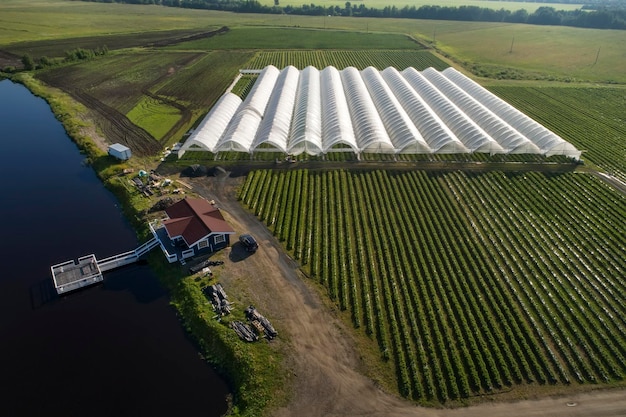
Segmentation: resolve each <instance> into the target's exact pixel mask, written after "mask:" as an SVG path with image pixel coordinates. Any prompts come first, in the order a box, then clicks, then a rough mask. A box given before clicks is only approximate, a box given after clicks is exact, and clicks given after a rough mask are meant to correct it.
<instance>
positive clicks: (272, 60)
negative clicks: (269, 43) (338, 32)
mask: <svg viewBox="0 0 626 417" xmlns="http://www.w3.org/2000/svg"><path fill="white" fill-rule="evenodd" d="M268 65H274V66H275V67H277V68H279V69H282V68H284V67H286V66H288V65H293V66H294V67H296V68H298V69H304V68H305V67H307V66H309V65H312V66H314V67H316V68H318V69H320V70H321V69H323V68H325V67H327V66H330V65H332V66H334V67H336V68H337V69H340V70H341V69H343V68H346V67H350V66H352V67H355V68H357V69H359V70H362V69H365V68H367V67H369V66H373V67H375V68H378V69H380V70H382V69H385V68H387V67H395V68H398V69H400V70H403V69H405V68H408V67H414V68H417V69H420V70H421V69H425V68H428V67H433V68H436V69H439V70H442V69H444V68H446V67H448V66H449V65H447V64H446V63H445V62H444V61H442V60H441V59H439V58H438V57H436V56H435V55H433V54H432V53H430V52H428V51H403V50H373V51H372V50H370V51H348V50H315V51H291V50H290V51H266V52H261V53H259V54H257V55H256V56H255V57H254V58H253V59H251V60H250V61H249V62H248V63H247V67H248V68H257V69H261V68H264V67H266V66H268Z"/></svg>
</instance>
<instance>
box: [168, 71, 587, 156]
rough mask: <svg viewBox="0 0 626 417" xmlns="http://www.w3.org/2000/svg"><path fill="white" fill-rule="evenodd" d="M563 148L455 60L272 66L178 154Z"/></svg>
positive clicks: (227, 97) (230, 98) (230, 97)
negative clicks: (440, 66)
mask: <svg viewBox="0 0 626 417" xmlns="http://www.w3.org/2000/svg"><path fill="white" fill-rule="evenodd" d="M188 151H204V152H207V151H208V152H211V153H218V152H225V151H237V152H246V153H250V154H252V153H254V152H281V153H285V154H289V155H299V154H302V153H306V154H308V155H312V156H314V155H324V154H327V153H329V152H353V153H355V154H357V155H360V154H362V153H385V154H400V153H404V154H430V153H448V154H453V153H471V152H480V153H489V154H498V153H499V154H508V153H518V154H519V153H523V154H542V155H545V156H552V155H564V156H567V157H570V158H573V159H576V160H577V159H579V158H580V154H581V152H580V151H579V150H578V149H576V148H575V147H574V146H573V145H572V144H570V143H569V142H567V141H566V140H564V139H563V138H561V137H559V136H558V135H556V134H555V133H553V132H551V131H550V130H548V129H546V128H545V127H544V126H542V125H541V124H539V123H537V122H535V121H534V120H533V119H531V118H530V117H528V116H526V115H525V114H523V113H522V112H520V111H519V110H517V109H515V108H514V107H513V106H511V105H510V104H508V103H506V102H505V101H503V100H502V99H500V98H498V97H497V96H495V95H494V94H492V93H490V92H489V91H487V90H486V89H484V88H483V87H481V86H480V85H479V84H477V83H476V82H474V81H472V80H471V79H470V78H468V77H466V76H465V75H463V74H461V73H460V72H459V71H457V70H455V69H454V68H447V69H445V70H444V71H437V70H435V69H433V68H427V69H425V70H424V71H421V72H420V71H417V70H416V69H415V68H407V69H405V70H404V71H401V72H400V71H398V70H396V69H395V68H391V67H389V68H387V69H385V70H383V71H379V70H377V69H376V68H373V67H369V68H366V69H364V70H362V71H359V70H357V69H356V68H354V67H348V68H345V69H343V70H338V69H336V68H334V67H332V66H329V67H326V68H324V69H323V70H321V71H320V70H318V69H317V68H314V67H307V68H305V69H303V70H298V69H297V68H295V67H292V66H289V67H286V68H284V69H282V70H278V69H277V68H276V67H274V66H271V65H270V66H268V67H265V68H264V69H263V70H262V71H261V72H260V74H259V77H258V79H257V80H256V82H255V84H254V86H253V87H252V89H251V90H250V93H249V94H248V96H247V97H246V99H245V100H243V101H242V100H241V99H240V98H239V97H238V96H236V95H235V94H232V93H231V92H227V93H226V94H224V95H223V96H222V97H221V98H220V99H219V100H218V101H217V103H216V104H215V105H214V106H213V108H212V109H211V111H209V113H208V114H207V115H206V116H205V118H204V119H203V120H202V121H201V123H200V124H199V125H198V127H197V128H196V129H195V130H194V132H193V133H192V134H191V135H190V136H189V138H188V139H187V140H186V141H185V143H184V144H183V145H182V147H181V148H180V150H179V152H178V156H179V157H181V156H182V155H183V154H184V153H185V152H188Z"/></svg>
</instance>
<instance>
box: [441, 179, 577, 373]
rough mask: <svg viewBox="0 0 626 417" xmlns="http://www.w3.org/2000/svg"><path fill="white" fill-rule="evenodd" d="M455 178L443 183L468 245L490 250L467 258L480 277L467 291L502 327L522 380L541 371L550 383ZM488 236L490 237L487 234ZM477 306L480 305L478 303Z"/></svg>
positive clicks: (502, 270) (501, 269)
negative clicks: (461, 216) (461, 220)
mask: <svg viewBox="0 0 626 417" xmlns="http://www.w3.org/2000/svg"><path fill="white" fill-rule="evenodd" d="M459 176H460V174H450V175H447V176H446V177H445V181H446V186H447V188H448V189H449V190H450V191H451V192H452V194H453V195H454V198H455V200H456V201H457V203H458V204H457V207H458V211H459V213H463V214H464V217H465V221H464V224H466V225H467V224H469V225H470V226H469V227H466V228H465V233H466V239H467V240H468V246H469V247H474V248H481V247H482V248H490V247H491V248H492V249H491V250H489V251H487V252H488V253H487V254H486V256H485V255H483V256H478V254H476V255H470V256H469V258H468V260H469V262H470V263H471V264H472V267H471V269H470V270H471V271H474V272H476V273H480V277H476V279H475V280H474V281H473V284H476V285H472V286H471V289H472V290H473V291H474V292H475V293H476V298H477V299H478V300H480V299H484V300H485V301H486V302H487V303H488V305H489V307H490V309H491V311H493V313H494V315H495V318H494V319H493V320H495V322H497V323H500V325H501V326H502V327H503V331H504V333H505V334H506V340H507V341H508V344H509V346H511V349H510V350H511V351H512V352H514V353H515V356H516V360H517V362H519V363H520V367H521V368H522V369H523V371H524V378H525V379H526V381H528V382H533V381H534V380H535V378H538V380H539V381H541V380H542V379H543V376H542V375H543V372H542V370H545V372H546V373H547V375H548V379H549V381H550V382H552V383H554V382H556V381H557V379H556V377H555V376H554V375H553V374H552V372H551V371H550V369H549V365H547V361H546V360H545V357H544V356H543V355H542V354H541V352H540V351H539V350H538V349H531V346H536V344H535V343H534V340H533V335H532V333H533V331H532V330H531V329H530V328H529V325H528V323H527V322H526V321H525V320H523V314H521V311H516V310H517V309H516V305H517V304H520V305H521V308H522V310H524V311H525V306H524V304H523V303H521V302H519V299H518V300H515V299H514V298H513V297H512V295H511V294H512V292H510V291H508V289H506V288H502V287H501V285H498V284H499V283H500V282H501V280H500V279H499V278H498V277H499V276H500V275H504V276H505V277H506V274H507V272H506V269H505V268H504V267H503V266H502V265H501V263H500V262H499V260H498V257H497V256H494V253H496V252H497V251H498V248H497V246H494V245H493V244H492V243H491V242H489V241H488V239H487V238H486V237H485V230H488V227H487V226H486V225H485V224H484V223H482V222H481V219H480V218H476V217H475V216H474V213H473V211H472V210H469V207H468V205H467V204H465V202H464V198H463V196H462V195H461V194H462V191H461V190H463V191H465V190H467V187H466V186H464V185H463V184H462V183H461V182H460V181H461V180H460V179H459V178H458V177H459ZM478 225H481V227H480V228H479V227H478ZM489 236H490V237H492V238H493V236H494V234H492V233H489ZM472 260H475V263H477V264H478V267H476V265H475V264H474V263H472ZM479 304H480V305H482V303H479ZM504 308H506V309H508V310H512V311H513V314H510V315H509V317H507V316H506V315H505V313H504V311H503V309H504ZM550 352H551V351H549V353H550ZM551 357H553V363H555V364H557V365H558V361H556V360H554V355H552V354H551ZM540 363H541V365H540ZM531 365H532V366H531ZM560 377H561V380H562V381H563V382H567V377H566V375H565V372H564V371H563V370H562V368H561V372H560ZM516 382H520V381H519V376H516Z"/></svg>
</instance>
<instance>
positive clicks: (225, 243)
mask: <svg viewBox="0 0 626 417" xmlns="http://www.w3.org/2000/svg"><path fill="white" fill-rule="evenodd" d="M219 236H224V241H223V242H219V243H217V242H216V238H218V237H219ZM218 240H219V238H218ZM209 242H210V244H211V246H212V247H213V250H214V251H217V250H220V249H224V248H225V247H226V246H228V245H229V244H230V235H213V236H211V237H210V238H209Z"/></svg>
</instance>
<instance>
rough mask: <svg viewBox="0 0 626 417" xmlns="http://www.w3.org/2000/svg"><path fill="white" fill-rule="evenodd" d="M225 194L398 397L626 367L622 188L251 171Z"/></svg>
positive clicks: (605, 376) (479, 390)
mask: <svg viewBox="0 0 626 417" xmlns="http://www.w3.org/2000/svg"><path fill="white" fill-rule="evenodd" d="M240 198H241V200H242V202H243V204H245V205H246V206H247V207H249V208H250V210H251V211H252V212H253V213H254V214H255V215H257V216H258V217H259V219H260V220H262V221H264V222H266V224H267V225H268V227H269V228H270V229H271V230H273V232H274V234H275V235H276V236H277V238H278V239H279V240H281V241H282V242H283V243H284V245H285V248H286V249H287V250H289V251H291V253H292V254H293V255H294V257H295V258H296V259H297V260H299V261H300V262H301V263H302V264H303V265H304V269H305V270H306V271H308V273H309V275H310V277H311V278H312V279H314V280H316V281H318V282H319V283H321V284H322V285H323V286H324V287H325V288H326V290H327V292H328V296H329V297H330V298H331V299H332V300H334V302H335V303H336V304H337V306H338V307H339V308H340V309H341V310H342V311H346V312H347V314H348V315H349V317H351V320H352V323H353V325H354V327H355V328H357V329H359V331H360V332H363V333H364V334H365V335H367V336H369V338H370V339H371V343H372V344H375V345H377V346H378V348H379V350H380V356H381V358H382V360H383V361H387V362H388V366H389V367H392V368H393V370H395V384H396V385H397V389H398V390H399V392H400V393H401V395H403V396H405V397H407V398H412V399H414V400H417V401H420V402H431V401H441V402H446V401H448V400H455V399H459V398H468V397H471V396H476V395H481V394H484V393H494V392H495V393H499V392H503V391H509V390H510V389H511V387H515V386H520V385H525V386H528V385H533V386H544V385H560V384H564V385H568V384H586V383H594V384H595V383H610V382H612V381H620V380H622V379H623V377H624V375H625V374H626V359H625V358H626V319H624V317H626V307H625V306H624V303H623V301H624V295H625V292H626V286H624V283H623V282H622V279H621V277H623V276H624V273H625V271H626V258H624V256H623V255H624V252H625V250H626V240H625V237H624V233H623V231H624V228H623V227H624V225H623V219H624V217H625V216H626V197H625V196H624V195H622V194H620V193H618V192H616V191H614V190H613V189H611V188H610V187H609V186H607V185H606V184H604V183H602V182H601V181H600V180H598V179H596V178H595V177H593V176H591V175H588V174H562V175H559V176H554V177H544V176H543V175H541V174H538V173H526V174H523V175H515V174H514V175H508V176H507V175H505V174H503V173H498V172H492V173H488V174H481V175H476V176H468V175H465V174H463V173H458V172H457V173H447V174H435V175H428V174H426V173H425V172H419V171H413V172H393V171H372V172H346V171H330V172H328V171H327V172H308V171H306V170H298V171H287V172H285V171H255V172H252V173H250V174H249V176H248V178H247V180H246V182H245V184H244V185H243V187H242V189H241V194H240Z"/></svg>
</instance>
